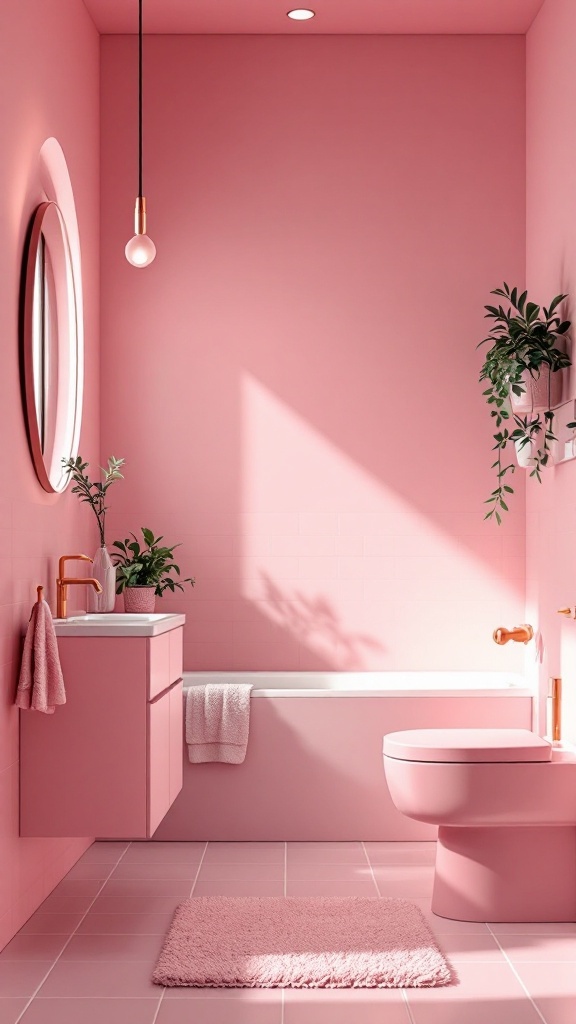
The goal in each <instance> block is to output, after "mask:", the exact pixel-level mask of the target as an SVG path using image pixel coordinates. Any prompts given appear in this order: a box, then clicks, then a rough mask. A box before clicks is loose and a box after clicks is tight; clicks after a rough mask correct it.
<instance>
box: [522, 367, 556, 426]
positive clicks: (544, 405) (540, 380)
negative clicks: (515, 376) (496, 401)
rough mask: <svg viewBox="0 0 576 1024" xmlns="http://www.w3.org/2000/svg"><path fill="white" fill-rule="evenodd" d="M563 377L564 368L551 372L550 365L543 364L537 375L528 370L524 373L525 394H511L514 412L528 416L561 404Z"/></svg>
mask: <svg viewBox="0 0 576 1024" xmlns="http://www.w3.org/2000/svg"><path fill="white" fill-rule="evenodd" d="M563 377H564V373H563V371H562V370H557V371H556V372H555V373H550V367H549V366H542V367H541V368H540V373H539V374H538V376H536V377H533V376H532V374H531V373H528V372H526V373H524V374H522V385H523V387H524V388H525V391H524V394H523V395H514V394H511V395H510V401H511V403H512V410H513V412H515V413H516V414H517V415H518V416H526V415H529V414H531V413H534V414H536V413H543V412H546V410H547V409H554V408H555V407H556V406H558V405H560V404H561V402H562V383H563Z"/></svg>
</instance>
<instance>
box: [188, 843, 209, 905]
mask: <svg viewBox="0 0 576 1024" xmlns="http://www.w3.org/2000/svg"><path fill="white" fill-rule="evenodd" d="M207 851H208V840H207V841H206V842H205V843H204V849H203V850H202V856H201V857H200V863H199V865H198V870H197V872H196V874H195V876H194V881H193V882H192V888H191V889H190V895H189V896H188V899H191V897H192V894H193V892H194V889H195V888H196V882H197V881H198V875H199V874H200V870H201V868H202V865H203V863H204V857H205V856H206V853H207Z"/></svg>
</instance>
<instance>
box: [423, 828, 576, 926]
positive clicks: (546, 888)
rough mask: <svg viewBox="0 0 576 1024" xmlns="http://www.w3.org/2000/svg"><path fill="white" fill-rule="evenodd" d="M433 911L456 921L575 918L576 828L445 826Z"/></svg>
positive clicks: (440, 832) (440, 841) (441, 831)
mask: <svg viewBox="0 0 576 1024" xmlns="http://www.w3.org/2000/svg"><path fill="white" fill-rule="evenodd" d="M432 911H433V912H434V913H435V914H438V915H439V916H440V917H447V918H451V919H453V920H455V921H576V828H575V827H573V826H552V825H543V826H538V827H533V826H525V827H524V826H516V827H510V828H509V827H504V828H466V827H458V828H456V827H449V826H445V825H442V826H440V828H439V830H438V847H437V853H436V869H435V876H434V890H433V895H432Z"/></svg>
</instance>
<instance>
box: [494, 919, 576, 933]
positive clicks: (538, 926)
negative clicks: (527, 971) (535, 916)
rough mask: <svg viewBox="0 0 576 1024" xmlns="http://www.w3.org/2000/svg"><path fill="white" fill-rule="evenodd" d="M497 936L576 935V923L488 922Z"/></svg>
mask: <svg viewBox="0 0 576 1024" xmlns="http://www.w3.org/2000/svg"><path fill="white" fill-rule="evenodd" d="M488 927H489V929H490V931H491V932H494V934H495V935H576V923H573V922H572V921H559V922H558V921H551V922H542V921H539V922H534V923H533V924H532V923H528V924H527V923H526V922H523V921H510V922H504V923H503V922H498V924H492V923H491V922H490V921H489V922H488Z"/></svg>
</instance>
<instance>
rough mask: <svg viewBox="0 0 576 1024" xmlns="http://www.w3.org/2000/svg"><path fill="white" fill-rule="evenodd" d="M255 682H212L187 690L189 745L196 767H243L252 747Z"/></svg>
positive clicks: (187, 739) (191, 760)
mask: <svg viewBox="0 0 576 1024" xmlns="http://www.w3.org/2000/svg"><path fill="white" fill-rule="evenodd" d="M251 690H252V684H251V683H208V684H207V685H206V686H190V687H189V688H188V689H187V690H186V743H187V744H188V760H189V761H190V762H191V763H192V764H201V763H203V762H205V761H222V762H223V763H224V764H242V762H243V760H244V758H245V757H246V747H247V746H248V730H249V727H250V693H251Z"/></svg>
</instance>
